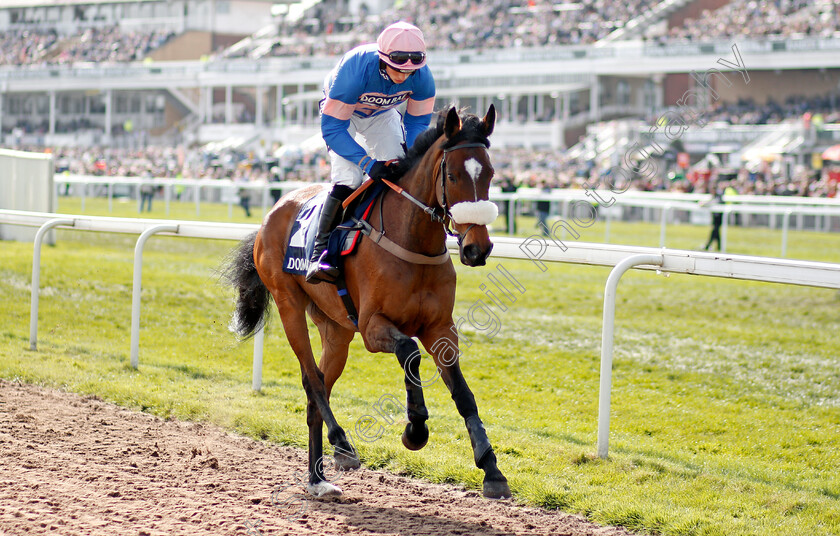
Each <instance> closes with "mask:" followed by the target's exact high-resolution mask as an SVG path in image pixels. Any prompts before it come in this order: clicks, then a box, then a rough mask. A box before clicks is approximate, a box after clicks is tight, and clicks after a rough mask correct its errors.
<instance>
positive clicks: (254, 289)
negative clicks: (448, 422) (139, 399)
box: [224, 105, 511, 498]
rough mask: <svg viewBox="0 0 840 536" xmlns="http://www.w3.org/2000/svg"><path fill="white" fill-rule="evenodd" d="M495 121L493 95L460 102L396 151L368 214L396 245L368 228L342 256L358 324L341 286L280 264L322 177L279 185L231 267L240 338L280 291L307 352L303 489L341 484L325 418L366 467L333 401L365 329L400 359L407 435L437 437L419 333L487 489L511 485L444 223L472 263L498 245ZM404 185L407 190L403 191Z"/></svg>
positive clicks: (375, 347) (338, 441) (302, 356)
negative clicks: (475, 372) (466, 336)
mask: <svg viewBox="0 0 840 536" xmlns="http://www.w3.org/2000/svg"><path fill="white" fill-rule="evenodd" d="M495 120H496V112H495V108H494V107H493V106H492V105H491V106H490V108H489V109H488V111H487V114H486V115H485V116H484V117H483V118H479V117H477V116H475V115H471V114H463V116H462V115H461V114H459V113H458V111H457V110H456V109H455V108H454V107H452V108H450V109H449V111H448V113H446V114H445V115H444V114H441V115H440V116H439V117H438V120H437V122H436V125H435V126H432V127H430V128H429V129H428V130H426V131H425V132H423V133H421V134H420V136H418V139H417V141H416V142H415V144H414V146H413V147H412V148H411V150H409V151H408V153H407V154H406V155H405V156H404V157H403V158H401V159H399V161H398V163H397V165H398V166H399V169H400V170H402V171H403V172H404V175H403V176H402V177H401V178H400V180H399V187H394V191H391V190H388V189H386V190H385V193H384V194H383V195H381V196H380V197H379V199H378V200H377V201H376V203H377V204H378V205H379V206H378V208H377V207H376V206H375V207H374V210H372V211H371V219H370V222H369V223H370V225H371V226H372V227H373V228H374V229H378V230H380V231H383V232H384V231H387V237H388V240H385V239H383V242H387V241H390V243H391V245H392V246H393V245H396V250H395V249H394V248H391V249H389V250H388V251H386V250H385V249H383V248H382V246H380V243H377V242H375V241H374V240H367V239H362V240H361V241H360V243H359V245H358V248H357V251H356V252H355V253H354V254H353V255H351V256H348V257H345V260H344V268H343V274H344V278H345V282H346V287H347V291H348V292H349V294H350V296H351V297H352V300H353V303H354V304H355V305H356V307H357V310H358V325H356V324H354V322H353V321H352V319H350V318H348V315H347V314H346V309H345V305H344V304H343V302H342V300H341V298H340V297H339V295H338V292H337V289H336V287H335V286H334V285H331V284H317V285H315V284H309V283H306V282H305V280H304V276H303V275H293V274H289V273H286V272H284V271H283V259H284V255H285V251H286V245H287V244H288V241H289V233H290V229H291V227H292V224H293V222H294V220H295V217H296V215H297V213H298V211H299V210H300V208H301V206H302V205H303V204H304V203H305V202H306V201H307V200H309V199H310V198H312V197H313V196H315V195H317V194H318V193H319V192H321V191H322V189H323V186H321V185H313V186H310V187H306V188H302V189H299V190H296V191H293V192H290V193H288V194H286V195H285V196H283V197H282V198H281V199H280V200H279V201H278V202H277V204H276V205H275V206H274V207H273V208H272V209H271V211H270V212H269V213H268V214H267V215H266V217H265V219H264V220H263V223H262V226H261V227H260V229H259V230H258V231H257V232H256V233H255V234H252V235H251V236H249V237H247V238H245V239H244V240H243V241H242V242H241V243H240V245H239V246H238V248H237V249H236V250H235V251H234V252H233V254H232V258H231V260H230V262H229V263H228V265H227V267H226V269H225V273H224V275H225V276H226V278H227V280H228V282H229V283H231V285H232V286H233V287H234V288H235V289H236V290H237V294H238V297H237V302H236V310H235V313H234V315H233V320H232V322H231V329H232V330H233V331H235V332H236V333H237V334H239V335H240V336H241V337H245V338H247V337H249V336H251V335H253V334H254V333H255V331H256V330H257V329H258V328H259V327H260V326H261V325H262V324H263V323H264V322H265V319H266V315H267V314H268V308H269V306H270V297H273V298H274V303H275V304H276V306H277V310H278V311H279V313H280V319H281V321H282V323H283V329H284V330H285V332H286V336H287V338H288V341H289V344H290V345H291V347H292V350H293V351H294V353H295V355H296V356H297V358H298V361H299V362H300V369H301V376H302V381H303V388H304V390H305V391H306V396H307V401H308V404H307V407H306V422H307V424H308V426H309V482H308V484H307V486H306V489H307V491H308V492H309V493H311V494H313V495H315V496H325V495H341V493H342V492H341V490H340V489H339V488H338V487H337V486H335V485H333V484H332V483H330V482H328V481H327V480H326V479H325V478H324V471H323V460H322V456H323V437H322V428H323V424H324V423H326V425H327V438H328V439H329V442H330V443H331V444H332V445H333V447H334V459H335V464H336V468H337V469H339V470H347V469H356V468H358V467H359V466H360V463H359V459H358V457H357V455H356V452H355V450H354V449H353V447H352V446H351V445H350V442H349V441H348V439H347V436H346V434H345V432H344V430H343V429H342V428H341V426H339V424H338V423H337V422H336V419H335V417H334V415H333V412H332V410H331V408H330V403H329V398H330V393H331V391H332V389H333V386H334V385H335V382H336V380H338V378H339V376H341V373H342V371H343V370H344V366H345V364H346V362H347V353H348V346H349V344H350V342H351V340H352V339H353V337H354V335H355V333H356V332H357V331H358V332H359V333H361V335H362V339H363V341H364V343H365V347H366V349H367V350H368V351H369V352H372V353H377V352H385V353H393V354H396V357H397V361H398V363H399V364H400V367H402V368H403V371H404V374H405V386H406V398H407V404H406V409H407V414H408V415H407V416H408V423H407V424H406V427H405V431H404V432H403V435H402V442H403V444H404V445H405V446H406V447H407V448H409V449H411V450H419V449H420V448H422V447H423V446H424V445H425V444H426V441H427V440H428V437H429V429H428V427H427V425H426V420H427V419H428V418H429V413H428V411H427V409H426V404H425V401H424V398H423V388H422V382H421V381H420V374H419V365H420V359H419V358H420V352H419V348H418V345H417V342H415V340H414V339H413V337H417V338H418V339H419V340H420V342H421V343H422V344H423V346H424V347H425V348H426V350H427V351H428V352H429V353H430V354H431V356H432V358H433V359H434V362H435V364H436V365H437V368H438V372H439V374H440V377H441V378H442V379H443V381H444V383H445V384H446V387H447V388H448V389H449V391H450V393H451V395H452V399H453V401H454V402H455V406H456V408H457V409H458V412H459V413H460V414H461V416H462V417H463V418H464V421H465V424H466V428H467V432H468V433H469V436H470V442H471V444H472V448H473V457H474V461H475V464H476V466H477V467H479V468H480V469H482V470H484V473H485V474H484V483H483V493H484V495H485V496H486V497H490V498H505V497H510V496H511V493H510V488H509V486H508V483H507V479H506V478H505V476H504V475H503V474H502V472H501V471H500V470H499V468H498V467H497V464H496V456H495V454H494V452H493V448H492V446H491V445H490V441H489V439H488V437H487V433H486V432H485V430H484V425H483V424H482V422H481V419H480V418H479V416H478V408H477V406H476V402H475V397H474V396H473V393H472V391H471V390H470V388H469V387H468V386H467V382H466V380H465V379H464V376H463V374H462V372H461V368H460V365H459V363H458V357H459V356H460V352H459V350H458V332H457V329H456V328H455V324H454V321H453V318H452V311H453V307H454V305H455V284H456V274H455V268H454V266H453V264H452V259H451V258H450V256H449V254H448V253H447V247H446V237H447V232H452V231H451V230H452V229H454V234H456V235H457V236H458V239H459V255H460V260H461V262H462V263H463V264H465V265H467V266H481V265H484V264H485V262H486V259H487V257H488V255H489V254H490V251H491V249H492V248H493V243H492V242H491V241H490V236H489V234H488V232H487V224H488V223H490V221H492V220H493V219H495V217H496V216H497V215H498V211H497V210H496V207H495V205H493V204H492V203H491V202H490V201H489V200H488V191H489V188H490V181H491V179H492V176H493V166H492V164H491V162H490V156H489V154H488V151H487V149H488V148H489V145H490V144H489V139H488V138H489V136H490V134H491V133H492V132H493V126H494V124H495ZM400 189H402V191H403V192H402V193H403V195H398V193H399V192H398V191H399V190H400ZM406 193H407V194H409V195H405V194H406ZM419 207H424V208H423V209H422V210H421V208H419ZM450 226H451V228H450ZM392 251H396V254H394V253H392ZM404 259H409V260H404ZM305 311H307V312H308V313H309V316H310V317H311V318H312V320H313V322H314V323H315V325H316V326H317V327H318V330H319V332H320V335H321V341H322V347H323V350H322V354H321V359H320V362H319V363H318V365H316V364H315V359H314V356H313V352H312V347H311V345H310V343H309V334H308V329H307V324H306V315H305Z"/></svg>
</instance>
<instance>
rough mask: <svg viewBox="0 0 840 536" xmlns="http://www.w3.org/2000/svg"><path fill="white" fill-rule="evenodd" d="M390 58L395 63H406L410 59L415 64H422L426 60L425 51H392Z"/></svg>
mask: <svg viewBox="0 0 840 536" xmlns="http://www.w3.org/2000/svg"><path fill="white" fill-rule="evenodd" d="M388 59H389V60H390V61H391V62H393V63H394V65H405V64H406V63H408V62H409V61H410V62H411V63H413V64H414V65H420V64H421V63H423V62H424V61H425V60H426V53H425V52H391V53H390V54H388Z"/></svg>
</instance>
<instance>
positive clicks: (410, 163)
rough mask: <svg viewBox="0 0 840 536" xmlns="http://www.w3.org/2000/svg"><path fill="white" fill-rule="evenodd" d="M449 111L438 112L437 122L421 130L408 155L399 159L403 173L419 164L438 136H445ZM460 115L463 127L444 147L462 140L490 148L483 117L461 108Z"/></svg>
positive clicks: (446, 147)
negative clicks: (444, 129) (483, 125)
mask: <svg viewBox="0 0 840 536" xmlns="http://www.w3.org/2000/svg"><path fill="white" fill-rule="evenodd" d="M447 111H448V109H445V110H441V111H440V112H438V114H437V121H436V122H435V124H434V125H433V126H430V127H429V128H428V129H426V130H425V131H423V132H421V133H420V135H418V136H417V139H416V140H414V145H412V146H411V148H410V149H409V150H408V152H407V153H406V155H405V156H404V157H402V158H400V159H399V160H398V162H399V168H400V170H402V172H403V173H405V172H407V171H408V170H409V169H411V168H413V167H414V166H415V165H417V163H418V162H420V160H421V159H422V158H423V155H425V154H426V153H427V152H428V151H429V149H430V148H431V147H432V145H434V144H435V142H436V141H437V140H438V138H440V137H441V136H443V127H444V124H445V123H446V114H447ZM458 115H459V116H460V117H461V129H460V130H459V131H458V133H457V134H455V135H454V136H452V138H451V139H448V140H446V142H445V143H444V144H443V147H442V149H448V148H449V147H452V146H454V145H457V144H458V143H461V142H480V143H483V144H485V145H486V146H487V147H488V148H489V147H490V140H489V139H488V138H487V136H485V135H484V133H483V132H482V129H481V121H482V120H481V118H480V117H478V116H476V115H473V114H468V113H466V112H465V111H464V110H459V111H458Z"/></svg>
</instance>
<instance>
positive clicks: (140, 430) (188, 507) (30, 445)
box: [0, 380, 629, 536]
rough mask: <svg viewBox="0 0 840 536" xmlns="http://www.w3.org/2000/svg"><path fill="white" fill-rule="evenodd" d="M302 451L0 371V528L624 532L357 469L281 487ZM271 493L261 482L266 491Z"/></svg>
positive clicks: (577, 535) (299, 463) (68, 531)
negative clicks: (316, 489) (310, 491)
mask: <svg viewBox="0 0 840 536" xmlns="http://www.w3.org/2000/svg"><path fill="white" fill-rule="evenodd" d="M305 459H306V454H305V452H303V451H301V450H298V449H293V448H286V447H277V446H272V445H268V444H266V443H260V442H257V441H253V440H251V439H247V438H243V437H239V436H235V435H232V434H229V433H227V432H225V431H222V430H220V429H218V428H216V427H212V426H208V425H201V424H193V423H182V422H176V421H164V420H161V419H158V418H156V417H153V416H150V415H147V414H143V413H137V412H131V411H128V410H125V409H122V408H119V407H117V406H114V405H112V404H108V403H105V402H102V401H100V400H98V399H96V398H92V397H86V398H83V397H80V396H78V395H74V394H69V393H64V392H60V391H55V390H48V389H43V388H40V387H35V386H31V385H21V384H17V383H10V382H7V381H4V380H0V534H3V535H5V534H10V535H18V534H39V535H40V534H60V535H62V536H64V535H100V534H101V535H108V536H113V535H135V536H143V535H146V536H158V535H173V534H208V535H222V534H238V535H246V534H250V535H253V536H256V535H258V534H259V535H279V534H283V535H286V534H288V535H309V534H323V535H327V534H329V535H333V534H336V535H338V534H363V535H372V536H388V535H400V536H409V535H411V536H413V535H421V534H422V535H450V534H462V535H487V536H501V535H508V534H517V535H519V534H529V535H530V534H535V535H536V534H539V535H552V536H559V535H569V536H583V535H599V536H617V535H627V534H629V533H628V532H627V531H625V530H623V529H617V528H613V527H600V526H597V525H593V524H591V523H589V522H587V521H585V520H584V519H582V518H580V517H578V516H572V515H568V514H563V513H558V512H549V511H546V510H541V509H537V508H527V507H523V506H521V505H519V504H517V503H516V502H513V501H488V500H486V499H484V498H482V497H480V494H479V493H477V492H474V491H465V490H464V489H463V488H459V487H455V486H444V485H435V484H427V483H424V482H420V481H416V480H412V479H409V478H405V477H400V476H395V475H392V474H389V473H385V472H382V471H370V470H367V469H362V470H360V471H356V472H353V473H350V474H348V475H344V476H343V477H342V478H341V479H340V480H339V481H338V482H337V484H338V485H339V486H340V487H341V488H342V489H343V490H344V496H343V497H342V498H341V499H333V500H317V499H314V498H308V499H307V500H306V501H305V502H304V501H300V500H299V498H300V496H298V495H295V494H296V493H297V492H298V490H299V486H294V487H292V488H289V489H283V486H281V484H284V483H287V482H288V483H291V482H293V481H294V479H295V476H296V475H297V474H299V473H300V472H301V471H302V470H303V468H304V467H305ZM272 493H274V495H272Z"/></svg>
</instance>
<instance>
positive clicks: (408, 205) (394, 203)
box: [382, 144, 446, 255]
mask: <svg viewBox="0 0 840 536" xmlns="http://www.w3.org/2000/svg"><path fill="white" fill-rule="evenodd" d="M437 146H438V144H436V145H435V146H433V147H432V148H431V149H429V152H428V153H427V154H426V155H425V156H424V157H423V158H422V159H421V160H420V162H419V163H418V164H417V165H416V166H414V167H413V168H412V169H411V170H409V171H408V173H406V174H405V175H404V176H403V177H402V178H401V179H400V181H399V185H400V187H401V188H403V189H404V190H405V191H406V192H408V193H409V194H411V195H412V196H413V197H415V198H416V199H418V200H419V201H421V202H422V203H423V204H425V205H426V206H429V207H432V208H437V207H438V202H437V195H436V193H435V184H436V183H435V176H436V174H437V173H438V170H437V167H436V166H437V165H438V164H439V162H440V158H442V156H443V155H442V154H441V152H440V151H439V150H437V149H436V147H437ZM438 180H442V178H439V179H438ZM382 203H383V206H382V213H383V216H382V218H383V220H384V222H383V224H384V228H385V231H386V233H387V234H388V236H390V237H391V240H393V241H395V242H396V243H398V244H399V245H401V246H402V247H404V248H406V249H408V250H409V251H414V252H416V253H422V254H425V255H439V254H440V253H441V252H442V251H443V249H444V247H445V246H446V233H445V232H444V229H443V226H442V225H441V224H440V223H439V222H434V221H432V219H431V217H430V216H429V215H428V214H426V213H425V212H424V211H423V210H422V209H421V208H420V207H418V206H417V205H415V204H414V203H412V202H411V201H409V200H408V199H406V198H405V197H403V196H402V195H399V194H397V193H396V192H391V191H389V193H388V195H386V196H384V197H383V199H382Z"/></svg>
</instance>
